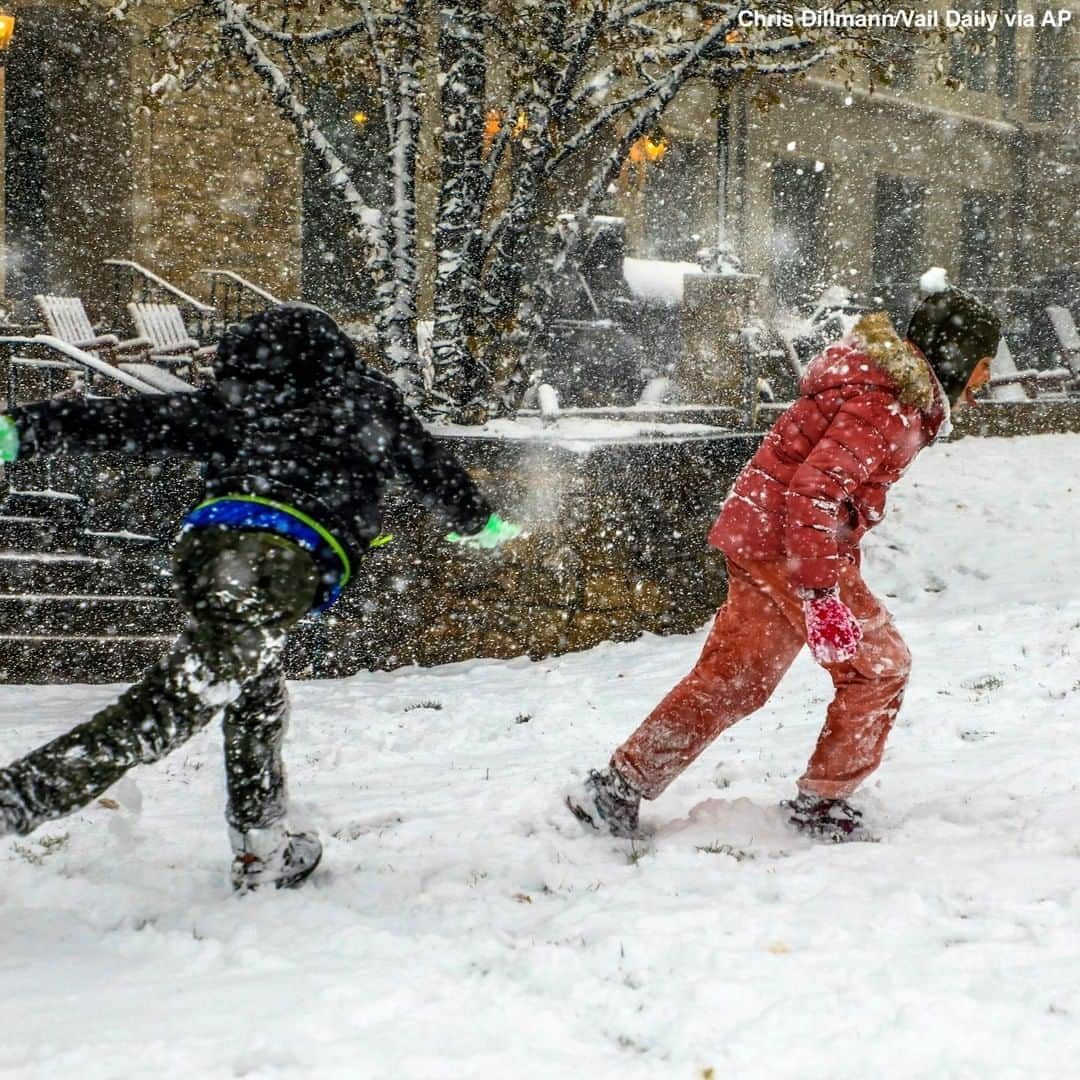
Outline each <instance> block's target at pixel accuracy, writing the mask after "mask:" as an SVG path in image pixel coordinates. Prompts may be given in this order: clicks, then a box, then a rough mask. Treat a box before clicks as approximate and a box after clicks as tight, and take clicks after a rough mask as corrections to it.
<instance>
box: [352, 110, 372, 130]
mask: <svg viewBox="0 0 1080 1080" xmlns="http://www.w3.org/2000/svg"><path fill="white" fill-rule="evenodd" d="M369 119H370V117H369V116H368V114H367V113H366V112H354V113H353V114H352V122H353V123H354V124H355V125H356V126H357V127H363V126H364V125H365V124H366V123H367V122H368V120H369Z"/></svg>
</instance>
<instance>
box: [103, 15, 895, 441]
mask: <svg viewBox="0 0 1080 1080" xmlns="http://www.w3.org/2000/svg"><path fill="white" fill-rule="evenodd" d="M133 2H137V0H124V6H125V7H126V6H128V5H130V4H131V3H133ZM891 7H892V5H890V4H889V3H887V2H885V0H837V3H836V4H835V5H834V9H835V10H836V11H840V12H847V13H851V14H858V13H863V14H871V13H874V12H879V11H887V10H889V9H890V8H891ZM797 8H798V5H796V4H793V3H792V4H789V3H788V2H787V0H783V2H778V0H754V2H734V3H726V2H699V3H695V4H686V3H679V2H676V0H523V2H518V3H516V4H514V5H505V4H500V3H498V2H495V0H487V2H486V3H485V0H437V2H435V0H433V2H426V0H341V2H340V3H339V4H334V5H330V4H325V5H324V4H312V3H296V2H289V0H276V2H275V0H252V2H251V3H249V4H246V5H245V4H241V3H239V2H237V0H198V2H197V3H194V4H192V5H191V6H187V7H184V8H182V9H181V10H178V11H176V13H175V15H174V16H173V18H171V19H170V20H169V21H168V22H167V23H166V24H164V25H163V26H162V27H161V28H160V30H159V32H158V33H157V34H156V35H155V36H156V38H157V39H158V40H159V41H162V42H164V43H165V45H166V46H167V49H168V56H169V64H170V68H171V70H172V72H173V75H172V76H171V77H170V78H169V79H167V80H164V81H163V82H162V83H161V84H159V85H161V86H167V87H169V88H172V89H191V88H195V87H198V86H200V85H205V84H208V83H211V82H213V81H215V80H220V79H222V78H228V77H235V75H236V72H237V71H238V70H239V71H241V72H242V73H244V74H245V77H247V76H250V77H254V78H256V79H258V80H260V81H261V83H262V84H263V86H264V87H265V89H266V99H267V102H268V104H271V105H272V106H273V107H274V108H276V109H277V111H278V112H279V113H280V114H281V115H282V116H283V117H285V119H287V120H288V121H289V123H290V124H291V125H292V126H293V129H294V130H295V133H296V138H297V142H298V144H299V145H300V146H301V147H302V148H303V149H304V150H305V151H306V152H308V153H309V154H312V155H314V156H315V157H316V158H317V159H318V160H319V161H320V162H321V163H322V165H323V166H324V168H325V171H326V175H327V177H328V179H329V182H330V184H331V185H332V188H333V190H334V191H336V192H337V193H338V195H339V196H340V205H341V216H342V227H343V229H345V228H348V229H349V230H351V233H352V235H353V236H355V238H356V242H357V243H358V244H361V245H363V247H364V249H365V251H366V253H367V258H366V272H367V273H369V274H370V275H371V276H372V278H373V280H374V281H375V282H376V283H377V289H378V291H377V296H378V300H379V314H378V317H377V328H378V335H379V340H380V345H381V346H382V348H383V349H384V350H385V352H386V355H387V356H388V357H389V359H390V362H391V364H392V366H393V370H394V372H395V377H396V378H397V380H398V382H399V383H400V385H401V386H402V387H403V389H405V390H406V392H407V393H409V394H410V395H411V396H412V397H413V398H414V399H415V400H417V401H418V402H419V403H420V404H421V406H422V407H423V408H424V409H426V411H428V412H429V413H431V414H437V415H442V416H449V417H453V418H455V419H459V420H464V421H466V422H476V421H481V420H483V419H485V418H486V417H487V416H489V415H492V414H493V413H512V412H513V410H514V409H515V408H516V407H517V405H518V403H519V401H520V397H521V395H522V393H523V391H524V389H525V386H526V381H527V380H526V376H527V374H528V371H529V370H530V366H531V365H532V364H533V363H534V361H535V355H534V354H535V349H536V345H535V343H536V341H537V332H538V330H539V329H540V328H542V327H543V325H544V323H545V321H546V319H547V316H548V313H549V307H550V303H551V295H552V284H553V281H554V278H555V275H556V274H557V273H558V271H559V268H560V266H562V265H563V264H564V263H565V260H566V259H567V258H568V257H569V256H571V255H572V254H573V252H574V250H575V248H576V246H577V245H578V244H579V243H580V237H581V235H582V232H583V229H582V226H583V225H584V224H585V223H586V222H587V221H588V220H589V219H590V217H591V216H592V215H593V214H594V213H595V212H596V210H597V208H598V207H599V205H600V204H601V203H602V202H603V200H604V199H605V197H606V196H607V194H608V191H609V189H610V187H611V185H612V183H613V182H614V181H615V180H616V179H617V177H618V175H619V172H620V170H621V169H622V167H623V163H624V162H625V161H626V158H627V155H628V153H629V152H630V149H631V147H632V146H633V145H634V144H635V143H636V142H637V141H638V140H639V139H641V138H642V136H644V135H646V134H647V133H649V132H650V131H651V130H652V129H653V128H654V127H655V126H656V125H657V123H658V121H659V120H660V118H661V117H662V116H663V114H664V111H665V109H666V108H667V107H668V106H669V105H670V103H671V102H672V101H673V100H674V99H675V97H676V96H677V95H678V94H679V92H680V91H681V90H682V89H683V88H684V87H685V86H686V85H687V84H688V83H689V82H690V81H691V80H693V79H697V78H708V79H710V80H711V81H712V82H713V83H714V84H715V85H716V86H717V87H718V88H719V91H720V92H721V93H723V92H724V90H725V88H730V87H732V86H734V85H735V84H736V83H737V82H739V81H742V80H747V81H754V82H756V83H758V84H761V85H762V86H766V85H769V84H778V85H779V84H782V81H783V80H787V79H791V78H793V77H797V76H798V75H800V74H802V73H804V72H807V71H809V70H810V69H811V68H814V67H817V66H819V65H823V64H832V65H839V66H849V67H851V66H854V65H855V64H856V63H858V62H863V61H868V62H871V63H872V62H874V57H875V55H876V54H877V52H878V50H879V49H884V48H886V47H887V48H890V49H894V48H895V43H894V42H888V41H883V40H882V35H881V33H880V31H874V30H868V29H865V28H851V29H843V30H837V29H835V28H830V29H828V30H803V29H799V28H798V25H797V20H794V19H793V20H792V21H793V22H795V25H794V26H785V25H783V22H784V21H785V20H782V19H777V18H775V16H777V15H780V14H783V13H784V12H790V13H792V14H794V12H796V11H797ZM754 10H760V11H761V12H762V13H763V14H768V15H771V16H773V17H774V18H773V19H772V20H770V24H769V25H768V26H749V27H748V26H746V25H744V24H745V23H746V22H747V16H746V15H745V14H743V13H744V12H746V11H750V12H753V11H754ZM432 65H434V67H435V70H436V72H437V75H438V129H439V130H438V132H437V133H433V141H434V144H435V146H436V147H437V156H438V163H439V171H440V183H439V187H438V197H437V198H438V202H437V208H436V214H435V231H434V243H435V255H436V268H435V280H434V290H433V295H434V303H433V316H434V325H435V329H434V335H433V341H432V355H433V360H432V364H431V368H430V370H427V371H425V370H423V365H422V364H421V360H420V355H419V350H418V346H417V332H416V321H417V304H418V291H419V286H420V281H419V275H418V269H417V246H418V245H417V211H416V189H417V166H418V158H419V155H418V147H419V145H420V138H421V134H422V131H421V126H422V117H423V115H424V111H423V109H422V105H421V98H422V95H423V93H424V87H425V80H424V74H423V70H422V69H424V68H428V69H430V68H431V66H432ZM328 77H330V78H337V79H339V80H341V81H342V82H343V83H348V82H350V81H353V82H354V81H355V80H357V79H362V80H364V81H365V82H366V84H368V85H370V86H371V87H373V88H374V90H375V94H376V97H377V99H378V101H379V102H380V106H381V109H382V113H383V120H384V121H385V128H386V131H387V132H388V150H387V154H388V161H387V163H386V168H387V172H388V175H389V178H390V183H389V186H388V192H389V194H388V197H387V199H386V205H384V206H369V205H367V204H366V203H365V201H364V199H363V197H362V196H361V194H360V185H358V184H357V183H356V178H355V177H354V176H353V175H352V173H351V171H350V165H349V164H348V163H347V162H346V161H345V160H343V157H344V155H342V154H341V153H339V152H338V151H337V150H336V149H335V147H334V146H333V144H332V140H331V139H330V138H329V137H328V136H327V134H326V133H325V132H324V131H323V130H321V129H320V127H319V124H318V122H317V120H316V118H315V116H314V114H313V111H312V110H311V108H310V104H309V87H310V86H311V85H312V84H313V83H314V82H316V81H321V82H325V81H326V79H327V78H328ZM560 211H562V212H563V220H562V221H561V223H560V226H559V227H558V228H556V218H557V216H558V215H559V212H560ZM567 211H571V212H572V217H570V218H569V220H567V218H566V216H565V215H566V212H567Z"/></svg>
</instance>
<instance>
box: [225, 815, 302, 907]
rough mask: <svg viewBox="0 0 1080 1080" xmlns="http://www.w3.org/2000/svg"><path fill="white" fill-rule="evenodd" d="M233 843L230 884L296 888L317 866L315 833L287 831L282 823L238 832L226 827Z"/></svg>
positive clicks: (239, 888)
mask: <svg viewBox="0 0 1080 1080" xmlns="http://www.w3.org/2000/svg"><path fill="white" fill-rule="evenodd" d="M229 842H230V843H231V844H232V849H233V861H232V871H231V877H232V887H233V888H234V889H235V890H236V891H237V892H238V893H248V892H254V890H255V889H257V888H259V887H260V886H261V885H273V886H274V888H276V889H295V888H296V887H297V886H298V885H302V884H303V883H304V882H305V881H306V880H307V879H308V878H309V877H310V876H311V874H312V872H313V871H314V869H315V867H316V866H318V865H319V860H320V859H321V858H322V844H321V843H320V842H319V838H318V837H317V836H316V835H315V834H314V833H290V832H288V831H287V830H286V828H285V826H284V824H278V825H271V826H270V827H269V828H267V829H248V830H247V832H240V831H239V830H238V829H234V828H231V827H230V828H229Z"/></svg>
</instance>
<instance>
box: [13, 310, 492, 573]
mask: <svg viewBox="0 0 1080 1080" xmlns="http://www.w3.org/2000/svg"><path fill="white" fill-rule="evenodd" d="M214 367H215V371H216V374H217V380H218V381H217V386H216V387H214V388H213V389H209V390H202V391H199V392H198V393H194V394H175V395H146V396H140V397H132V398H105V399H96V400H88V401H47V402H42V403H40V404H35V405H28V406H23V407H19V408H15V409H12V410H11V412H10V416H11V418H12V419H13V420H14V421H15V424H16V427H17V430H18V433H19V440H20V450H19V456H20V458H23V457H29V456H31V455H33V454H85V453H101V452H106V451H112V452H116V451H121V452H127V453H131V454H139V455H144V456H150V457H152V456H172V455H178V456H186V457H191V458H195V459H197V460H201V461H205V462H206V497H207V498H208V499H212V498H219V497H222V496H227V495H254V496H258V497H260V498H263V499H269V500H273V501H275V502H280V503H284V504H287V505H289V506H292V507H294V508H295V509H297V510H300V511H302V512H303V513H304V514H306V515H307V516H308V517H310V518H313V519H314V520H315V521H317V522H318V523H319V524H320V525H321V526H323V528H325V529H326V530H327V531H328V532H330V533H332V534H333V536H334V537H335V538H336V539H337V540H338V542H339V543H340V544H341V545H342V547H343V548H344V549H345V551H346V552H347V554H348V555H349V557H350V559H351V560H354V561H355V558H356V556H357V555H359V554H360V553H361V552H363V551H364V550H365V549H366V548H367V546H368V542H369V541H370V540H372V539H374V538H375V537H376V536H377V535H378V533H379V527H380V521H381V510H382V505H381V504H382V496H383V492H384V489H385V486H386V484H387V482H388V481H390V480H394V479H401V480H404V481H405V482H406V483H408V484H409V486H410V487H411V488H412V490H413V492H414V493H415V494H416V496H417V498H418V499H419V500H420V502H421V503H423V504H424V505H425V506H426V507H428V508H429V509H431V510H433V511H435V512H436V513H438V514H439V515H440V516H441V517H443V518H444V519H445V520H446V523H447V524H448V525H449V526H451V527H452V528H454V529H456V530H457V531H458V532H460V533H463V534H465V535H468V534H470V533H475V532H479V531H480V530H481V529H482V528H483V526H484V524H485V522H486V521H487V518H488V516H489V515H490V513H491V508H490V507H489V506H488V504H487V502H486V500H485V499H484V497H483V496H482V495H481V494H480V492H479V491H478V490H477V488H476V485H475V484H474V483H473V482H472V480H471V479H470V477H469V476H468V474H467V473H466V472H465V470H464V469H463V468H462V467H461V466H460V465H459V464H458V463H457V461H456V460H455V459H454V458H453V456H452V455H451V454H450V453H448V452H447V451H446V450H445V449H444V448H443V447H441V446H440V445H439V444H438V443H437V442H436V441H435V440H434V439H433V438H432V437H431V435H429V434H428V433H427V431H425V430H424V428H423V427H422V426H421V424H420V421H419V420H418V419H417V417H416V415H415V414H414V413H413V412H412V410H411V409H410V408H409V407H408V406H407V405H406V404H405V401H404V400H403V398H402V397H401V394H400V392H399V391H398V389H397V387H395V386H394V384H393V383H392V382H390V381H389V380H388V379H386V378H385V377H384V376H382V375H380V374H378V373H376V372H373V371H371V370H370V369H368V368H367V367H366V366H365V365H364V364H363V363H362V362H361V361H360V359H359V358H358V356H357V354H356V350H355V349H354V347H353V344H352V342H351V341H350V340H349V339H348V337H346V336H345V335H344V334H343V333H342V332H341V330H340V329H339V328H338V326H337V325H336V323H335V322H334V321H333V319H331V318H330V316H329V315H326V314H325V313H324V312H322V311H319V310H318V309H317V308H312V307H308V306H306V305H303V304H285V305H281V306H279V307H275V308H270V309H268V310H267V311H264V312H261V313H259V314H258V315H254V316H252V317H251V318H250V319H248V320H247V321H246V322H244V323H242V324H241V325H240V326H238V327H235V328H234V329H232V330H230V331H229V332H228V333H227V334H226V335H225V336H224V337H223V338H222V340H221V343H220V345H219V346H218V353H217V359H216V361H215V364H214Z"/></svg>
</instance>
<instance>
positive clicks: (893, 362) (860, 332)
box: [802, 311, 939, 413]
mask: <svg viewBox="0 0 1080 1080" xmlns="http://www.w3.org/2000/svg"><path fill="white" fill-rule="evenodd" d="M934 383H935V379H934V375H933V372H932V371H931V369H930V366H929V364H928V363H927V362H926V360H925V359H924V357H923V356H922V355H921V354H920V353H919V352H918V351H917V350H916V349H914V348H912V347H911V346H910V345H909V344H907V343H906V342H904V341H903V340H902V339H901V338H900V336H899V335H898V334H897V332H896V330H895V329H894V328H893V325H892V322H891V321H890V319H889V316H888V315H887V314H886V313H885V312H883V311H878V312H873V313H872V314H868V315H863V316H862V318H860V319H859V321H858V322H857V323H856V324H855V327H854V329H853V330H852V332H851V333H850V334H849V335H848V336H847V337H845V338H844V339H843V340H842V341H840V342H839V343H837V344H836V345H832V346H830V347H829V348H827V349H826V350H825V351H824V352H823V353H821V354H820V355H818V356H817V357H815V359H814V360H813V361H811V363H810V366H809V367H808V368H807V371H806V374H805V375H804V376H803V381H802V392H803V393H804V394H807V395H814V394H820V393H822V392H824V391H826V390H835V389H839V388H841V387H844V386H850V385H852V384H862V385H865V386H871V387H881V388H882V389H888V390H891V391H892V392H893V393H895V394H897V396H898V397H899V398H900V401H901V403H902V404H904V405H908V406H911V407H912V408H916V409H919V410H920V411H922V412H924V413H930V412H932V411H934V410H935V407H936V406H937V405H938V404H939V403H938V394H937V392H936V389H937V388H936V387H935V385H934Z"/></svg>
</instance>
